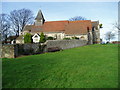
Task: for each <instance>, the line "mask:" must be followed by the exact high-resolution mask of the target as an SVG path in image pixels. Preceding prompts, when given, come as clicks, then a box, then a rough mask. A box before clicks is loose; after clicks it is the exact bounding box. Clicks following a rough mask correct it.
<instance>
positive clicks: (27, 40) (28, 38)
mask: <svg viewBox="0 0 120 90" xmlns="http://www.w3.org/2000/svg"><path fill="white" fill-rule="evenodd" d="M24 43H32V35H31V34H30V33H27V34H26V35H24Z"/></svg>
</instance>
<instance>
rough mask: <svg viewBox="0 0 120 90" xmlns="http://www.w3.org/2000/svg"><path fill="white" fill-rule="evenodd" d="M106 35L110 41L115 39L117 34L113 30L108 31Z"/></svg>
mask: <svg viewBox="0 0 120 90" xmlns="http://www.w3.org/2000/svg"><path fill="white" fill-rule="evenodd" d="M105 36H106V37H105V39H106V40H107V41H109V42H110V40H111V39H114V38H115V34H114V33H112V31H109V32H107V33H106V34H105Z"/></svg>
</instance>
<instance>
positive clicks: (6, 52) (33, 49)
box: [1, 44, 46, 58]
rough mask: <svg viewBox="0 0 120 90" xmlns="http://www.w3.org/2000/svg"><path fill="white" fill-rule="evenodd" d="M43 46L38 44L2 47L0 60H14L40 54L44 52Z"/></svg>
mask: <svg viewBox="0 0 120 90" xmlns="http://www.w3.org/2000/svg"><path fill="white" fill-rule="evenodd" d="M45 46H46V45H40V44H15V45H2V56H1V58H16V57H18V56H21V55H33V54H40V53H43V52H46V51H45V50H46V49H45Z"/></svg>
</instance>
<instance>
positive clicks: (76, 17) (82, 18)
mask: <svg viewBox="0 0 120 90" xmlns="http://www.w3.org/2000/svg"><path fill="white" fill-rule="evenodd" d="M78 20H86V18H84V17H82V16H75V17H72V18H70V19H69V21H78Z"/></svg>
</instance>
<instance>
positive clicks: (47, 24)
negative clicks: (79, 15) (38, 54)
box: [16, 10, 100, 44]
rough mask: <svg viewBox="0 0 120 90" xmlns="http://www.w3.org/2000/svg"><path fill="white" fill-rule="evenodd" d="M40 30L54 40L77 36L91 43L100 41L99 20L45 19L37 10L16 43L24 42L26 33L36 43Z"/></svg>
mask: <svg viewBox="0 0 120 90" xmlns="http://www.w3.org/2000/svg"><path fill="white" fill-rule="evenodd" d="M51 18H52V17H51ZM42 32H43V33H44V34H45V36H46V37H53V38H55V39H56V40H63V39H64V38H71V39H72V37H77V38H79V39H81V40H87V41H88V42H89V43H91V44H94V43H100V28H99V21H91V20H78V21H69V20H64V21H46V20H45V18H44V16H43V13H42V11H41V10H39V11H38V14H37V16H36V18H35V22H34V24H33V25H26V26H25V28H24V30H23V31H21V32H20V35H19V37H18V38H17V39H16V43H24V35H25V34H26V33H30V34H31V35H32V36H33V37H32V39H33V42H34V43H38V42H39V39H40V34H41V33H42Z"/></svg>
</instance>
